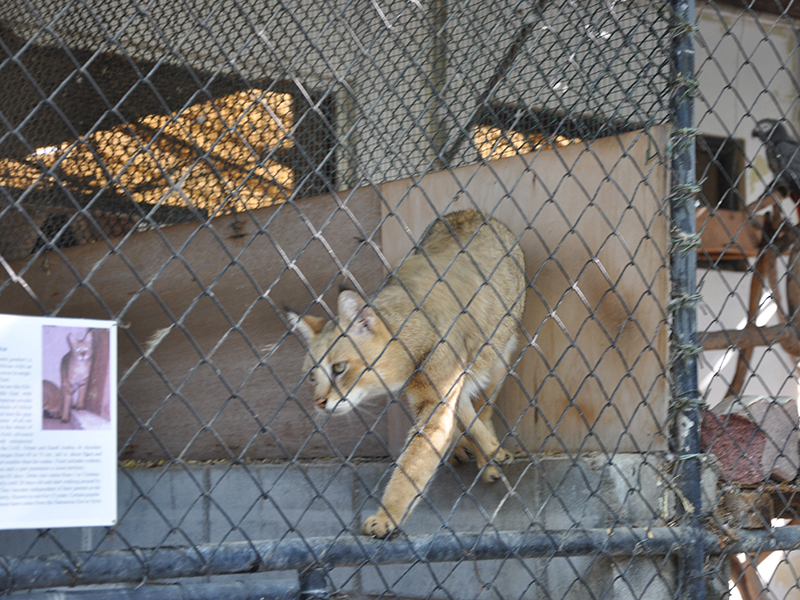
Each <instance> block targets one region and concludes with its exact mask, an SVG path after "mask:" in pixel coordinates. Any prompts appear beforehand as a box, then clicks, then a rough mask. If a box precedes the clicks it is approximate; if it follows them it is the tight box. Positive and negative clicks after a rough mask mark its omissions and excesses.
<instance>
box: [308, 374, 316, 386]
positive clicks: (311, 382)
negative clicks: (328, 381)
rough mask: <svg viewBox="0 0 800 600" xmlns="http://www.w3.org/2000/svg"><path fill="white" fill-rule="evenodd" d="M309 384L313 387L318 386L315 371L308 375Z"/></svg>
mask: <svg viewBox="0 0 800 600" xmlns="http://www.w3.org/2000/svg"><path fill="white" fill-rule="evenodd" d="M308 383H310V384H311V385H317V378H316V377H314V372H313V371H312V372H311V373H309V374H308Z"/></svg>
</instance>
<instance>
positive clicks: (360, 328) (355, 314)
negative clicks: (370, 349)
mask: <svg viewBox="0 0 800 600" xmlns="http://www.w3.org/2000/svg"><path fill="white" fill-rule="evenodd" d="M338 305H339V326H340V327H342V328H343V329H348V327H349V333H350V334H351V335H355V336H360V337H369V336H371V335H373V334H374V333H375V327H377V325H378V315H376V314H375V311H374V310H373V309H372V307H370V306H367V303H366V302H364V299H363V298H362V297H361V296H359V295H358V294H357V293H356V292H352V291H344V292H342V293H340V294H339V301H338Z"/></svg>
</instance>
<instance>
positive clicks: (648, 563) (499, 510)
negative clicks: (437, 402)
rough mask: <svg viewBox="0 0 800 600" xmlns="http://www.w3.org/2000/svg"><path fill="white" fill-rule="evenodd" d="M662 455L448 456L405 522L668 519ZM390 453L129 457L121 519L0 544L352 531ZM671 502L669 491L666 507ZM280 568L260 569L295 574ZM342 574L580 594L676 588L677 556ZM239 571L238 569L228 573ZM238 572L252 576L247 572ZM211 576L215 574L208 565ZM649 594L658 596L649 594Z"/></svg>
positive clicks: (336, 573)
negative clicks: (288, 458)
mask: <svg viewBox="0 0 800 600" xmlns="http://www.w3.org/2000/svg"><path fill="white" fill-rule="evenodd" d="M661 458H662V457H661V456H660V455H653V456H649V457H646V456H640V455H632V454H623V455H618V456H615V457H607V456H603V455H599V454H593V455H587V456H582V457H579V458H569V457H565V456H562V455H558V456H555V455H554V456H543V457H541V458H540V459H539V460H538V461H537V462H536V463H535V464H533V463H528V462H523V461H517V462H515V463H513V464H512V465H509V466H508V467H506V468H505V475H506V477H505V478H504V479H503V480H501V481H499V482H496V483H494V484H485V483H483V482H481V481H480V480H479V479H477V470H476V469H475V467H474V466H470V465H468V466H465V467H459V468H452V467H450V466H449V465H442V467H441V468H440V469H439V471H438V473H437V475H436V477H435V479H434V481H433V483H432V485H431V486H430V488H429V490H428V493H427V494H426V497H425V498H424V499H422V500H421V501H420V503H419V506H418V507H417V509H416V510H415V512H414V513H413V515H412V516H411V518H410V519H409V520H408V522H407V523H406V524H404V527H403V529H404V532H405V533H407V534H408V535H420V534H436V533H437V532H440V533H441V534H444V535H452V532H472V533H473V534H474V533H480V534H484V535H490V534H491V533H492V532H495V531H498V532H500V531H509V532H513V531H520V532H522V531H531V530H535V531H544V530H547V531H555V530H560V531H562V532H563V531H569V530H576V531H580V530H583V529H594V530H598V528H599V530H600V531H603V528H609V530H611V529H612V528H614V529H619V528H622V529H626V528H631V527H639V528H641V527H644V528H653V527H660V526H663V525H665V523H664V520H663V519H662V516H663V512H664V501H663V489H664V487H663V486H660V485H659V481H660V478H661V476H662V474H661V467H662V465H661V462H660V460H661ZM390 472H391V464H389V463H388V462H362V463H345V464H340V463H336V462H333V461H314V462H311V463H291V462H290V463H282V464H250V465H242V466H237V465H230V464H224V463H217V464H197V465H181V466H172V467H156V468H149V469H144V468H143V469H124V470H122V471H121V473H120V484H119V502H120V507H119V524H118V526H117V528H116V529H115V530H114V531H108V532H107V531H106V530H105V529H103V528H95V529H89V528H86V529H60V530H50V531H42V532H37V531H4V532H0V555H6V556H26V557H31V556H34V555H40V554H51V553H58V552H59V551H60V550H59V546H60V547H61V548H63V549H66V550H68V551H70V552H75V551H81V550H84V551H104V550H116V549H128V548H131V547H141V548H159V547H162V548H163V547H165V546H193V545H200V544H217V543H221V542H232V541H257V540H262V539H265V540H269V539H271V540H291V539H293V538H319V537H325V536H327V537H334V538H335V537H337V536H342V537H349V538H352V537H353V535H352V533H351V532H353V531H358V529H359V527H360V524H361V521H362V519H363V518H364V517H365V516H368V515H369V514H370V513H371V511H373V510H374V509H375V507H376V506H377V498H379V495H380V491H381V489H382V485H383V482H385V480H386V478H387V477H388V475H389V474H390ZM669 505H671V503H670V502H668V503H667V506H669ZM286 576H287V574H281V573H280V572H272V573H260V574H257V575H253V577H258V578H262V577H279V578H280V577H286ZM330 576H331V579H332V582H333V584H334V585H335V586H336V587H337V588H338V589H340V590H342V591H343V592H345V593H347V594H349V595H350V597H352V598H359V597H364V596H371V595H376V594H381V593H384V592H385V591H386V590H387V589H392V590H393V591H394V592H395V593H397V594H400V595H402V596H403V597H407V598H415V597H420V598H423V597H425V598H427V597H432V598H439V597H441V598H445V597H450V598H465V599H466V598H475V596H476V593H478V590H484V589H485V590H487V591H488V590H494V593H496V594H499V595H500V596H501V597H523V596H529V595H533V596H540V595H550V596H552V597H558V598H583V597H586V596H587V593H588V591H589V590H592V592H593V593H599V591H601V590H602V591H603V593H612V594H615V597H617V595H619V596H620V597H628V596H629V597H640V596H641V594H642V593H646V594H647V595H646V596H642V597H653V598H659V597H669V595H670V594H671V591H672V586H673V581H672V576H673V572H672V566H671V563H669V564H667V563H665V562H664V561H663V558H661V559H658V558H655V557H646V556H645V557H641V556H640V557H636V558H632V557H614V558H612V557H611V556H608V555H606V554H603V553H598V554H596V555H590V556H582V557H556V556H555V555H554V556H552V557H548V558H520V557H508V558H505V559H502V560H477V561H475V560H458V561H455V562H444V563H436V564H433V563H427V562H424V561H419V562H416V563H412V564H404V565H380V566H375V565H363V566H357V567H339V568H335V569H332V570H331V572H330ZM229 577H233V576H229ZM236 577H238V578H239V579H241V578H242V577H251V576H249V575H248V576H244V575H238V576H236ZM211 579H213V580H214V581H217V580H219V579H220V578H219V577H213V578H211ZM651 593H652V596H650V594H651Z"/></svg>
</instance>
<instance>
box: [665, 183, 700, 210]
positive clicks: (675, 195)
mask: <svg viewBox="0 0 800 600" xmlns="http://www.w3.org/2000/svg"><path fill="white" fill-rule="evenodd" d="M701 191H702V188H701V187H700V186H699V185H696V184H688V183H685V184H681V185H676V186H675V187H674V188H673V191H672V194H671V195H670V200H671V201H672V204H673V205H678V204H687V203H689V202H693V201H694V199H695V197H696V196H697V195H698V194H699V193H700V192H701Z"/></svg>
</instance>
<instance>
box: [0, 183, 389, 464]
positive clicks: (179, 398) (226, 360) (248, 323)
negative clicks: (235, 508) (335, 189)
mask: <svg viewBox="0 0 800 600" xmlns="http://www.w3.org/2000/svg"><path fill="white" fill-rule="evenodd" d="M343 198H346V208H347V209H348V210H349V211H352V214H355V215H357V216H358V221H359V223H360V226H359V227H357V226H356V225H355V224H354V223H353V220H352V219H351V217H350V216H348V213H347V212H346V211H345V210H340V207H341V206H342V202H341V201H339V200H336V199H334V198H332V197H331V196H323V197H318V198H309V199H306V200H302V201H299V202H297V203H296V204H293V205H290V204H284V205H281V206H279V207H276V208H269V209H262V210H258V211H253V212H251V213H249V214H242V215H238V216H235V217H233V216H225V217H219V218H216V219H214V220H212V221H210V222H209V224H208V225H207V226H203V227H199V224H198V223H188V224H185V225H176V226H173V227H168V228H163V229H160V230H158V231H146V232H141V233H135V234H133V235H131V236H130V237H129V238H128V239H122V238H118V239H115V240H113V243H114V245H115V247H116V250H114V252H113V253H110V251H111V250H112V249H111V248H110V247H109V246H107V245H106V244H105V243H103V242H97V243H92V244H86V245H83V246H77V247H73V248H68V249H65V250H64V251H63V254H64V256H65V258H66V259H67V260H68V261H69V265H67V264H65V263H64V262H63V261H62V260H61V259H60V258H58V256H57V255H56V254H54V253H51V254H49V255H48V256H46V257H45V258H44V259H39V260H37V261H36V262H34V263H31V264H28V263H27V262H26V261H25V260H20V261H14V262H13V263H12V267H13V268H14V269H15V270H16V271H17V272H19V273H20V274H21V275H22V276H23V277H24V278H25V280H26V281H27V283H28V284H29V285H30V286H31V288H32V289H33V290H34V292H35V293H36V295H37V296H38V297H39V298H40V299H41V301H42V302H43V303H44V304H45V306H46V307H47V308H48V311H52V310H53V309H54V308H55V307H56V306H58V304H59V303H60V302H62V301H63V302H65V304H64V307H63V309H62V310H60V311H59V313H58V315H57V316H69V317H86V318H110V317H113V316H114V315H119V321H120V324H121V326H122V329H120V335H119V373H120V376H121V378H122V380H121V381H120V386H119V394H120V398H121V401H122V402H123V404H122V405H121V406H120V410H119V419H120V422H119V442H120V447H121V448H122V447H123V446H124V447H125V449H124V451H123V453H122V458H124V459H139V460H160V459H165V458H167V455H166V454H165V452H164V450H163V449H162V448H161V445H162V444H163V446H164V447H165V448H166V450H167V452H168V453H171V454H172V455H175V456H178V455H181V456H182V457H183V458H184V459H196V460H208V459H220V458H231V457H232V456H233V457H236V456H238V455H239V454H240V453H241V452H242V451H243V450H244V449H245V448H247V451H246V456H247V457H248V458H289V457H293V456H294V455H295V454H296V453H297V452H302V455H303V456H307V457H310V456H331V455H334V454H336V453H337V452H341V453H343V454H345V455H347V454H348V453H350V452H351V451H354V449H355V448H357V449H356V450H355V452H354V453H355V455H359V456H375V455H383V454H384V453H385V451H384V449H383V445H382V444H381V443H380V442H379V441H377V440H376V438H375V436H374V435H369V436H368V437H367V438H366V439H364V440H363V441H362V440H361V438H362V436H363V435H364V434H365V432H366V429H365V427H364V426H363V424H362V423H361V422H360V421H357V420H348V419H339V420H331V421H329V422H328V423H327V424H326V425H325V426H324V428H323V431H324V434H315V435H313V436H312V435H311V434H312V432H313V430H314V425H313V423H312V416H311V415H310V413H309V410H310V407H311V403H310V393H309V392H308V391H307V390H306V389H305V387H303V388H300V389H299V390H298V389H297V386H298V384H299V382H300V379H301V377H302V372H301V365H302V360H303V349H302V347H301V345H300V343H299V342H298V340H297V339H296V338H295V336H294V335H291V334H288V333H287V328H286V325H285V322H284V320H283V317H282V309H283V307H284V306H286V305H288V306H291V307H293V308H294V309H295V310H298V311H304V310H306V308H307V307H309V306H312V308H311V311H312V312H313V313H314V314H317V315H319V316H322V315H324V314H325V313H324V309H323V307H322V306H321V305H319V304H316V300H317V299H318V298H321V299H322V300H323V301H324V302H327V303H328V304H330V305H331V306H335V298H336V295H337V294H338V290H339V284H340V283H341V279H340V265H345V264H346V265H347V268H348V269H349V270H350V271H351V272H352V273H353V274H354V275H353V277H354V278H356V280H357V282H358V284H359V285H361V286H362V287H363V288H365V289H368V290H373V289H376V288H377V286H378V283H379V282H380V281H381V280H382V279H383V272H382V266H381V263H380V261H379V260H378V259H377V256H376V255H375V252H374V250H373V249H371V248H370V247H369V246H368V245H362V244H361V243H360V240H361V239H362V237H363V236H364V235H365V234H366V235H370V234H372V233H373V232H375V230H376V228H377V227H378V219H379V217H380V209H379V204H378V203H379V199H378V196H377V194H376V193H375V191H374V190H372V189H364V190H360V191H358V192H356V193H354V194H352V195H349V196H343ZM317 233H319V237H318V238H315V237H314V236H315V234H317ZM323 239H324V241H325V243H323V241H322V240H323ZM375 241H376V242H380V235H378V236H377V237H376V238H375ZM326 244H327V246H326ZM3 277H5V273H3ZM83 279H85V280H86V284H87V285H84V286H80V287H76V286H78V284H79V283H80V282H81V280H83ZM262 294H264V295H263V296H262ZM65 298H66V300H65ZM0 310H2V312H5V313H12V314H34V315H35V314H40V311H39V310H38V309H37V308H36V305H35V304H34V303H33V302H32V301H31V300H30V298H29V297H28V296H27V295H26V294H25V293H24V291H23V290H22V289H21V287H20V286H18V285H12V286H9V287H8V288H7V289H6V290H4V291H3V292H2V294H0ZM156 340H158V343H154V342H155V341H156ZM273 346H274V348H275V349H274V352H272V353H270V352H269V349H270V348H271V347H273ZM378 413H379V411H378V410H376V411H375V414H378ZM369 425H373V423H369ZM262 426H264V427H265V428H266V429H265V430H264V431H263V432H261V433H259V430H260V428H261V427H262ZM385 430H386V428H385V426H384V424H383V422H380V423H378V424H377V425H376V428H375V432H376V433H377V434H379V435H384V434H385ZM156 438H157V439H156Z"/></svg>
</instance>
